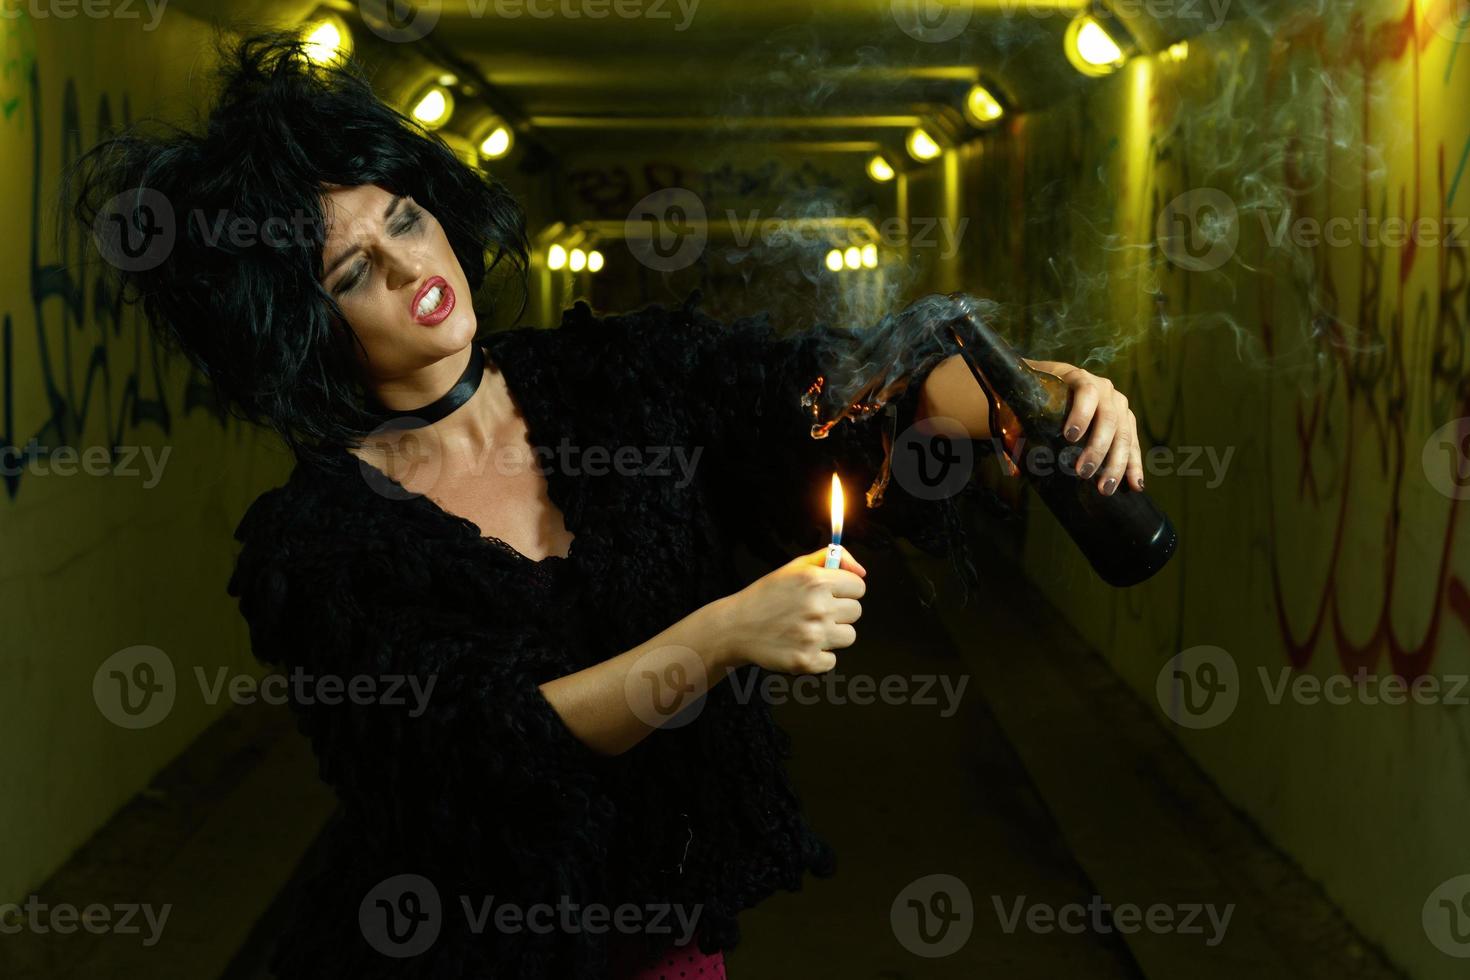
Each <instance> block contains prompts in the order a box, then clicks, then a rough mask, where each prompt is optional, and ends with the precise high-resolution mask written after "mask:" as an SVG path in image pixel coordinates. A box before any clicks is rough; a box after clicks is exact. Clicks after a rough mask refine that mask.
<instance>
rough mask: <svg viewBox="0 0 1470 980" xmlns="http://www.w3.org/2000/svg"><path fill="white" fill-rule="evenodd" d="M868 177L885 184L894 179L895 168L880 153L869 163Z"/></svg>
mask: <svg viewBox="0 0 1470 980" xmlns="http://www.w3.org/2000/svg"><path fill="white" fill-rule="evenodd" d="M868 176H869V177H871V178H873V179H874V180H876V181H877V182H878V183H880V184H883V183H886V182H888V181H890V180H892V179H893V166H892V165H891V164H889V162H888V161H887V160H885V159H883V155H882V154H881V153H880V154H878V155H877V156H875V157H873V159H871V160H869V161H868Z"/></svg>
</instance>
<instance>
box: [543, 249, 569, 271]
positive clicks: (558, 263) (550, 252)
mask: <svg viewBox="0 0 1470 980" xmlns="http://www.w3.org/2000/svg"><path fill="white" fill-rule="evenodd" d="M566 264H567V250H566V249H564V248H562V247H561V246H560V245H553V246H551V247H550V248H548V249H547V250H546V268H548V269H550V270H551V271H552V272H555V271H557V270H558V269H564V268H566Z"/></svg>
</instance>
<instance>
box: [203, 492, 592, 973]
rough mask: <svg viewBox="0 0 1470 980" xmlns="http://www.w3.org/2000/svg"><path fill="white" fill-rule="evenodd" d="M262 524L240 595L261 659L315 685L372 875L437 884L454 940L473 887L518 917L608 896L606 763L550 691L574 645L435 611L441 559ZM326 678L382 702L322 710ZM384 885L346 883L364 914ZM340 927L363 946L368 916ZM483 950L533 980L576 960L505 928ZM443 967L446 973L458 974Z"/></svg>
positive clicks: (255, 518) (242, 565)
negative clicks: (565, 900)
mask: <svg viewBox="0 0 1470 980" xmlns="http://www.w3.org/2000/svg"><path fill="white" fill-rule="evenodd" d="M263 521H264V518H263V515H262V514H260V513H255V514H251V515H248V516H247V518H246V520H245V521H244V522H242V524H241V528H240V530H239V531H237V532H236V533H237V537H239V536H242V535H243V537H242V540H245V541H246V542H247V543H246V546H245V548H244V549H243V550H242V552H241V554H240V557H239V559H238V561H237V564H236V569H235V573H234V575H233V576H232V578H231V581H230V586H229V589H230V592H231V594H232V595H235V596H237V597H239V599H240V606H241V612H242V613H243V615H244V617H245V619H246V620H247V622H248V623H249V626H250V631H251V642H252V646H253V648H254V650H255V654H256V656H257V657H258V658H259V659H261V660H262V661H264V662H266V663H268V664H271V665H273V666H275V667H277V668H278V669H280V670H281V672H282V673H284V674H285V675H286V676H287V678H288V680H291V679H293V678H295V677H298V676H299V677H301V678H302V681H301V682H299V683H301V684H304V685H305V687H304V688H301V689H302V690H306V691H307V692H308V693H307V695H306V696H305V697H302V696H301V695H300V690H298V686H295V685H297V684H298V682H295V681H293V688H292V693H291V698H292V707H293V710H294V711H295V712H296V714H297V716H298V719H299V725H300V728H301V730H302V731H303V732H304V733H305V734H306V735H307V736H308V737H309V738H310V740H311V742H312V745H313V748H314V750H315V753H316V756H317V759H318V761H319V765H320V773H321V776H322V778H323V779H324V780H325V781H326V782H327V783H328V784H330V785H331V786H332V787H333V788H334V789H335V791H336V792H337V794H338V796H339V797H340V798H341V799H342V800H343V802H344V803H345V804H347V807H346V809H347V811H348V812H351V813H353V814H354V815H355V818H356V819H355V821H354V823H355V824H356V825H357V826H359V827H362V828H369V829H370V831H371V834H372V835H373V837H374V838H375V839H372V840H370V841H365V842H364V845H363V846H364V848H365V849H366V850H367V851H368V852H369V854H370V855H376V858H369V857H368V855H364V856H363V861H362V863H363V865H364V866H366V867H376V868H378V869H381V868H382V867H384V866H385V863H386V864H387V866H391V867H393V868H396V869H397V870H398V871H400V872H402V873H405V874H414V875H421V876H423V877H424V878H426V879H428V880H429V881H431V882H432V883H433V884H434V885H435V887H436V888H437V889H438V890H439V893H440V896H441V897H442V900H443V902H444V905H445V909H444V912H445V915H444V923H445V928H446V929H453V928H461V929H462V928H463V920H464V914H463V913H462V912H461V910H460V909H459V908H458V900H457V899H456V898H455V896H456V895H457V894H461V893H463V894H471V895H486V894H493V895H495V896H497V898H498V900H499V901H500V902H502V903H512V902H513V903H515V904H517V905H520V906H521V907H522V908H526V907H529V906H531V905H532V904H534V903H550V904H551V905H553V906H555V905H556V904H557V902H558V899H559V898H561V897H562V896H573V897H575V898H576V899H577V900H579V901H583V902H586V901H590V900H602V898H603V896H604V882H603V881H601V880H600V875H601V870H600V869H602V868H603V867H604V864H605V861H604V857H605V851H606V846H607V842H608V839H609V835H610V832H611V826H612V822H613V819H614V813H613V806H612V804H611V803H610V802H609V797H608V796H607V795H606V794H605V792H604V785H605V784H604V780H605V777H606V770H605V767H606V766H608V765H609V764H610V760H608V759H606V758H605V757H602V756H599V755H597V754H596V753H594V752H593V751H592V750H590V749H589V748H587V747H586V746H585V745H584V744H583V743H582V742H581V741H580V740H578V739H577V738H576V737H575V736H574V735H573V734H572V733H571V731H570V730H569V729H568V728H567V727H566V726H565V724H564V723H563V722H562V720H561V718H560V716H559V715H558V714H557V713H556V712H555V710H554V709H553V708H552V707H551V705H550V703H549V702H548V701H547V700H546V698H545V697H544V696H543V695H542V693H541V692H540V690H539V685H540V684H541V683H543V682H545V681H549V680H551V679H553V678H555V677H559V676H563V675H565V674H567V673H570V672H571V671H573V670H575V669H577V665H576V664H575V663H574V658H573V657H572V655H571V651H569V650H568V649H567V648H566V647H565V646H564V645H563V644H561V643H560V642H558V641H557V640H556V639H554V638H551V637H548V636H544V635H541V634H540V632H539V631H537V630H532V629H530V628H527V627H525V626H519V627H517V626H516V625H511V624H507V625H506V626H505V627H504V628H496V627H494V626H487V625H486V623H485V622H484V617H482V616H476V615H473V614H472V612H471V611H470V610H456V609H453V608H445V605H446V604H444V603H436V602H435V601H434V597H433V595H432V594H430V593H429V592H428V591H427V589H426V583H428V582H429V581H430V580H431V575H430V569H429V568H428V567H427V563H428V562H430V561H432V560H433V555H432V554H431V553H430V550H429V549H425V550H424V551H423V552H422V553H408V554H404V553H401V552H395V553H392V554H390V553H389V552H388V550H387V549H386V548H385V547H382V546H380V545H378V544H376V543H375V539H373V538H372V537H371V536H370V535H367V536H363V537H362V539H361V540H357V541H355V542H354V541H353V540H352V538H350V537H349V536H348V535H346V534H344V533H342V529H340V528H330V527H328V528H324V529H323V531H322V533H321V534H320V535H318V536H313V535H311V534H309V533H307V532H305V531H301V530H295V531H293V532H292V533H291V534H289V535H283V534H281V533H279V532H277V531H276V530H275V528H274V526H273V525H272V526H270V527H266V526H262V525H263ZM298 524H299V522H298ZM323 678H335V679H336V680H335V681H334V682H333V685H334V687H335V689H336V690H338V691H342V692H346V691H351V690H352V688H353V685H354V684H357V685H359V688H360V689H361V690H364V691H370V692H372V693H371V695H370V696H369V697H367V698H365V699H364V698H356V697H341V696H338V697H333V698H330V699H328V698H322V697H320V696H319V688H318V683H317V682H319V681H320V680H321V679H323ZM390 690H391V692H392V694H391V698H392V703H388V699H389V697H390V695H389V692H390ZM329 700H330V701H335V702H337V703H329ZM446 855H450V856H452V857H446ZM378 874H379V875H381V871H379V872H378ZM372 884H373V882H371V881H362V882H352V883H349V882H346V881H344V882H343V883H342V884H341V890H342V891H343V893H344V898H343V901H342V902H341V903H339V904H341V905H342V906H343V908H344V909H345V912H346V913H347V914H348V915H349V918H350V919H353V920H355V915H356V906H355V904H350V903H351V902H353V901H355V900H354V899H353V895H354V892H353V891H352V889H362V888H364V887H371V886H372ZM360 897H361V895H360V894H358V898H360ZM349 904H350V907H349ZM332 914H334V915H335V914H337V913H336V911H335V910H334V912H333V913H332ZM336 925H338V926H340V929H335V930H333V931H335V932H336V933H337V935H338V936H339V937H340V939H341V941H342V942H348V943H352V944H353V945H354V946H356V945H357V944H359V943H361V942H362V932H361V930H360V929H357V928H356V923H355V921H345V920H344V921H342V922H340V923H336ZM479 942H481V943H488V944H491V945H497V946H499V947H500V949H499V951H498V952H497V953H496V954H495V955H496V956H497V957H499V961H498V962H504V963H511V964H514V963H517V962H518V963H520V964H521V965H523V966H524V967H525V968H526V969H525V975H538V976H539V975H541V973H540V972H538V971H537V969H532V965H533V964H536V963H538V962H539V963H540V965H541V966H545V964H546V963H547V962H550V958H552V957H553V956H562V955H566V954H565V952H563V953H556V952H554V950H553V947H554V943H555V937H553V936H541V935H537V934H534V933H530V932H524V933H521V934H520V935H518V936H516V937H515V939H514V942H511V941H507V940H505V937H497V936H496V934H495V930H494V929H493V928H491V929H489V930H487V934H486V938H485V939H482V940H479ZM328 945H329V944H325V943H323V944H311V946H310V947H309V949H308V952H311V955H315V953H316V952H322V951H323V950H324V948H325V947H326V946H328ZM443 945H444V946H445V948H446V949H452V948H462V947H455V946H454V944H443ZM313 951H314V952H313ZM326 952H327V954H330V951H329V950H327V951H326ZM583 952H584V953H585V950H584V951H583ZM302 955H306V954H305V953H303V954H302ZM434 955H437V954H430V955H427V956H425V957H424V958H423V963H422V964H419V965H423V964H428V965H425V966H424V969H425V970H426V971H427V972H426V973H425V974H423V975H434V974H433V970H432V969H430V966H432V963H431V962H430V961H432V959H433V956H434ZM441 965H442V966H445V967H446V969H445V970H444V973H443V975H446V976H449V975H453V976H458V975H460V974H459V973H458V972H454V971H451V970H449V969H448V968H447V967H448V965H447V964H441ZM563 967H564V968H568V969H569V968H570V965H569V964H566V963H563ZM550 972H551V973H553V974H554V973H555V972H556V971H555V970H551V971H550ZM405 975H408V974H405ZM413 975H414V976H418V975H420V974H419V973H414V974H413ZM494 975H495V976H502V975H505V976H514V975H516V974H515V973H514V972H509V973H500V972H497V973H495V974H494Z"/></svg>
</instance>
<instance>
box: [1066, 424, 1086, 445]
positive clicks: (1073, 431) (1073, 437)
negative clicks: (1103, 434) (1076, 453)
mask: <svg viewBox="0 0 1470 980" xmlns="http://www.w3.org/2000/svg"><path fill="white" fill-rule="evenodd" d="M1081 434H1082V430H1081V429H1079V428H1077V426H1075V425H1071V426H1068V427H1067V432H1066V436H1067V441H1068V442H1076V441H1077V437H1078V436H1080V435H1081Z"/></svg>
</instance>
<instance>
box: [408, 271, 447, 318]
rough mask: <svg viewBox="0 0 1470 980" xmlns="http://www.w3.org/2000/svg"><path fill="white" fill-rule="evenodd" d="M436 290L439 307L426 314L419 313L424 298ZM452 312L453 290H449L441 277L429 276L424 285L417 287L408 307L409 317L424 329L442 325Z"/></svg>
mask: <svg viewBox="0 0 1470 980" xmlns="http://www.w3.org/2000/svg"><path fill="white" fill-rule="evenodd" d="M436 288H437V289H439V290H440V295H439V305H438V306H435V307H434V308H433V309H431V310H429V312H427V313H423V314H421V313H419V306H420V305H421V304H422V303H423V301H424V297H425V296H428V295H429V293H431V292H432V291H433V290H434V289H436ZM453 312H454V290H453V289H450V288H449V283H448V282H446V281H445V279H444V277H443V276H430V277H429V278H428V279H426V280H425V281H424V284H423V285H422V286H420V287H419V291H418V292H417V293H415V294H414V297H413V304H412V305H411V306H410V307H409V315H410V316H412V317H413V318H414V320H415V321H416V322H418V323H422V324H423V325H424V326H426V327H432V326H433V325H434V324H436V323H442V322H443V320H444V318H445V317H447V316H448V315H449V314H451V313H453Z"/></svg>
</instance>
